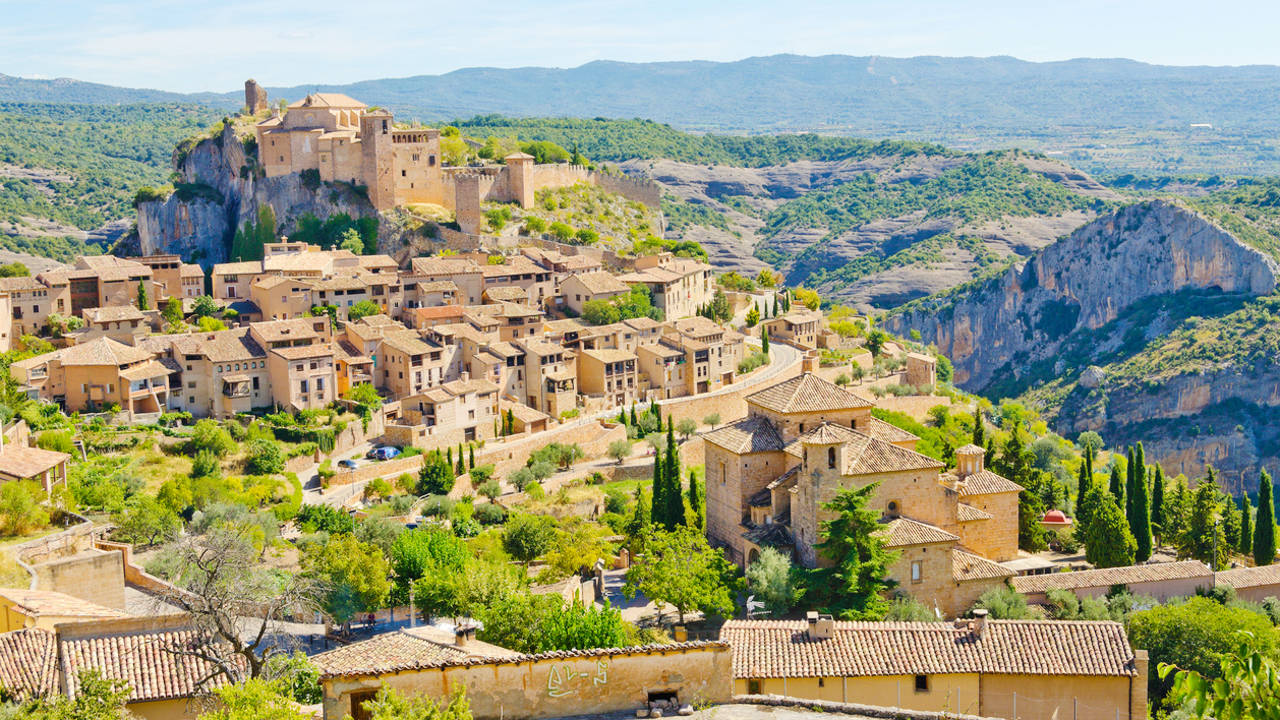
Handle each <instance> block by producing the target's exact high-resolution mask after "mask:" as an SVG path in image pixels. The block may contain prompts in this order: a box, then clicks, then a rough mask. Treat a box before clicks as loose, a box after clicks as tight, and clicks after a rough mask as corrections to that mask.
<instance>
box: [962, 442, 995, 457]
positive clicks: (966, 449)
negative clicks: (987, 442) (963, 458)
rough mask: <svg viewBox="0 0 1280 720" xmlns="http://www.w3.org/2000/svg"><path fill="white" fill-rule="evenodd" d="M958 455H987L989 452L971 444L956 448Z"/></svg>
mask: <svg viewBox="0 0 1280 720" xmlns="http://www.w3.org/2000/svg"><path fill="white" fill-rule="evenodd" d="M956 454H957V455H986V454H987V451H986V450H984V449H982V448H980V447H978V446H977V445H974V444H973V443H969V444H968V445H961V446H960V447H958V448H956Z"/></svg>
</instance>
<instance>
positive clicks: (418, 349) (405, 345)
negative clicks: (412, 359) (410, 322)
mask: <svg viewBox="0 0 1280 720" xmlns="http://www.w3.org/2000/svg"><path fill="white" fill-rule="evenodd" d="M382 344H383V345H384V346H385V347H389V348H391V349H392V350H396V351H398V352H402V353H404V354H406V355H423V354H426V353H429V352H431V350H432V348H431V346H430V345H428V344H426V343H425V342H423V341H422V340H419V339H418V337H417V336H416V335H414V334H413V333H410V332H398V333H396V334H394V335H388V336H387V337H386V338H384V339H383V341H382Z"/></svg>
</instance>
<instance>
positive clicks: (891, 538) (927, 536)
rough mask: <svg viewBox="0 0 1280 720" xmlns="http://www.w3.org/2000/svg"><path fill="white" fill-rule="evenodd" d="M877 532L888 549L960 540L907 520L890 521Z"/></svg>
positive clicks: (936, 529) (931, 527)
mask: <svg viewBox="0 0 1280 720" xmlns="http://www.w3.org/2000/svg"><path fill="white" fill-rule="evenodd" d="M878 532H879V533H880V534H881V535H883V536H884V538H885V544H886V545H888V546H889V547H906V546H908V545H931V544H933V543H947V542H955V541H957V540H959V539H960V538H959V537H957V536H955V535H952V534H951V533H949V532H947V531H946V530H943V529H941V528H936V527H934V526H932V525H926V524H924V523H922V522H916V521H915V520H911V519H908V518H897V519H894V520H890V521H889V522H888V523H887V524H886V525H885V526H884V527H883V528H881V529H880V530H879V531H878Z"/></svg>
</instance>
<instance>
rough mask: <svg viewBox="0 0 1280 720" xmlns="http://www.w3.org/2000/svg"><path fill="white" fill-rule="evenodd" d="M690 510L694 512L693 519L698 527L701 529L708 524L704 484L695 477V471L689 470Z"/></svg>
mask: <svg viewBox="0 0 1280 720" xmlns="http://www.w3.org/2000/svg"><path fill="white" fill-rule="evenodd" d="M689 510H691V511H692V513H693V521H694V523H696V527H697V528H698V529H699V530H701V529H703V528H705V527H706V525H707V509H706V508H705V507H704V505H703V500H702V485H701V484H700V483H699V482H698V479H697V478H696V477H694V474H693V471H692V470H690V471H689Z"/></svg>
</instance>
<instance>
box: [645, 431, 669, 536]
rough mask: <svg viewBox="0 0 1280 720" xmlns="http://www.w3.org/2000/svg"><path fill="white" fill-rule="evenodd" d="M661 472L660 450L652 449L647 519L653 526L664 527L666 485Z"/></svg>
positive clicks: (662, 468)
mask: <svg viewBox="0 0 1280 720" xmlns="http://www.w3.org/2000/svg"><path fill="white" fill-rule="evenodd" d="M663 470H664V467H663V463H662V448H656V447H655V448H654V449H653V489H652V491H651V492H650V493H649V494H650V495H651V496H652V501H651V505H650V507H651V508H652V509H651V510H650V511H649V517H650V519H651V521H652V522H653V524H655V525H657V524H662V525H663V526H664V527H665V523H663V513H665V512H666V507H667V503H666V494H667V484H666V482H665V481H664V480H663V477H662V476H663Z"/></svg>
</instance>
